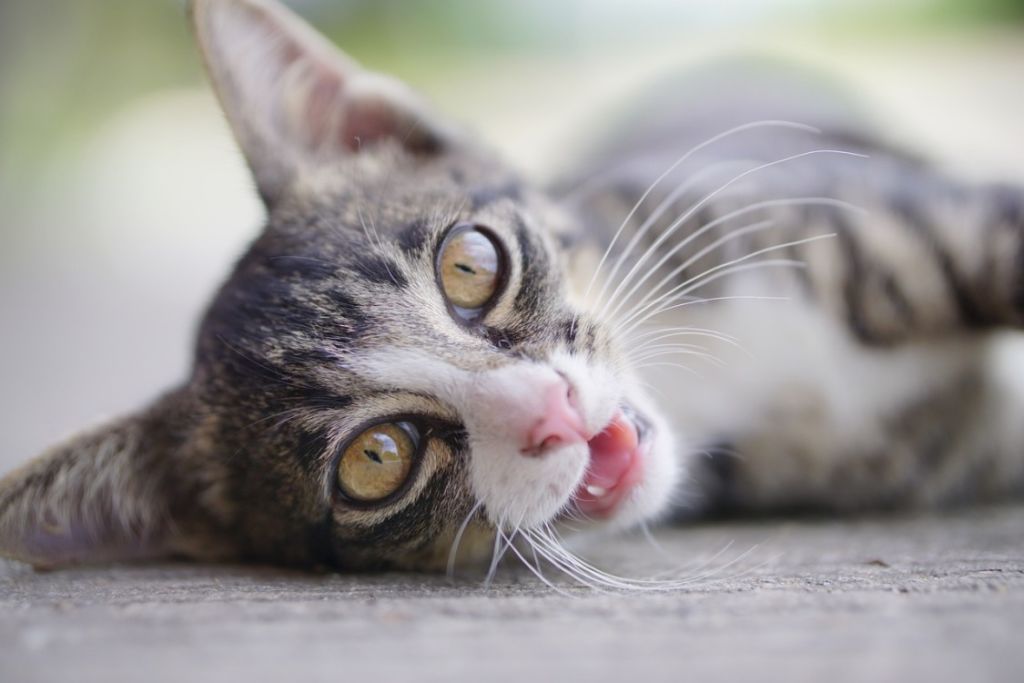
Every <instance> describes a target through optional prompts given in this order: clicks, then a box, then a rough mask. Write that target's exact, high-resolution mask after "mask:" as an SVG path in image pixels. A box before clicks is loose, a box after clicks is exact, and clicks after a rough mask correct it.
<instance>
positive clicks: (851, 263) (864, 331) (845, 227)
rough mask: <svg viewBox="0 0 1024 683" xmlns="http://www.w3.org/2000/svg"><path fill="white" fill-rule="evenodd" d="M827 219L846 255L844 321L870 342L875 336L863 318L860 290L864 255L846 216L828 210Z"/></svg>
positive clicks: (863, 340) (855, 332)
mask: <svg viewBox="0 0 1024 683" xmlns="http://www.w3.org/2000/svg"><path fill="white" fill-rule="evenodd" d="M829 213H830V216H829V221H830V222H831V224H832V225H833V226H835V230H836V237H837V239H838V240H839V243H840V244H841V245H842V253H843V255H844V256H845V257H846V266H847V273H846V278H845V279H844V280H843V300H844V301H845V302H846V322H847V324H848V325H849V327H850V330H851V331H852V332H853V333H854V335H856V337H857V338H858V339H860V340H861V341H862V342H866V343H871V342H874V341H875V336H874V335H873V334H872V333H871V329H870V328H869V326H868V324H867V321H866V320H865V319H864V311H863V309H862V308H861V306H862V303H863V302H862V298H863V297H862V296H861V290H862V289H863V287H862V284H863V282H864V256H863V254H862V253H861V250H860V245H859V244H858V243H857V240H856V239H855V238H854V237H853V235H852V231H851V228H850V224H849V223H848V222H847V221H846V217H845V216H843V215H842V214H841V213H839V212H838V211H831V212H829Z"/></svg>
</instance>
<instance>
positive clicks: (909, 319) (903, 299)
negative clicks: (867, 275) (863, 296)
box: [882, 273, 917, 330]
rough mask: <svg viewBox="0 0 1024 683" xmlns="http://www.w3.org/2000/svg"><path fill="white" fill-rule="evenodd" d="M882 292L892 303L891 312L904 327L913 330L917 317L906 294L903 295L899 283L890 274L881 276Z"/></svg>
mask: <svg viewBox="0 0 1024 683" xmlns="http://www.w3.org/2000/svg"><path fill="white" fill-rule="evenodd" d="M882 291H884V292H885V296H886V298H887V299H888V300H889V302H890V303H892V307H893V310H894V311H896V314H897V315H898V316H899V317H900V321H902V323H903V325H904V327H905V328H906V329H908V330H909V329H913V328H914V321H915V319H916V317H917V316H916V314H915V313H914V308H913V306H911V305H910V301H909V300H908V299H907V296H906V294H904V293H903V289H902V288H901V287H900V283H899V281H898V280H897V279H896V276H894V275H893V274H892V273H884V274H883V275H882Z"/></svg>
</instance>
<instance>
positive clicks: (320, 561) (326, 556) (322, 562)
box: [308, 508, 338, 567]
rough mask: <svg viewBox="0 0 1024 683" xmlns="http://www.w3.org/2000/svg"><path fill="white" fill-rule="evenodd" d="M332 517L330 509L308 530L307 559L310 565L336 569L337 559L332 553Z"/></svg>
mask: <svg viewBox="0 0 1024 683" xmlns="http://www.w3.org/2000/svg"><path fill="white" fill-rule="evenodd" d="M333 537H334V515H333V514H332V511H331V510H330V508H328V510H327V512H326V513H325V514H324V516H323V517H322V518H321V519H320V521H319V522H317V523H316V524H314V525H313V526H312V527H311V528H310V530H309V540H308V547H309V557H310V558H311V560H312V563H313V564H314V565H316V566H321V567H337V566H338V558H337V555H336V554H335V552H334V541H333Z"/></svg>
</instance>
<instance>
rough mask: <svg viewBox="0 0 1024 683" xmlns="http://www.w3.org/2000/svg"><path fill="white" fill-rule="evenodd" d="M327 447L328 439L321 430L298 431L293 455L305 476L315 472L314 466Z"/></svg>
mask: <svg viewBox="0 0 1024 683" xmlns="http://www.w3.org/2000/svg"><path fill="white" fill-rule="evenodd" d="M327 445H328V438H327V435H326V434H325V433H324V432H323V431H322V430H317V431H307V430H305V429H300V430H299V431H298V434H297V438H296V444H295V449H294V451H293V455H294V456H295V459H296V461H298V463H299V465H300V466H301V467H302V469H303V470H304V471H305V472H306V474H312V473H313V472H314V471H315V469H316V465H317V464H318V463H319V462H320V460H321V458H322V457H323V455H324V453H325V452H326V451H327Z"/></svg>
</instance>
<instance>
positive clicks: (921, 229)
mask: <svg viewBox="0 0 1024 683" xmlns="http://www.w3.org/2000/svg"><path fill="white" fill-rule="evenodd" d="M892 208H893V210H894V211H895V212H896V213H897V214H898V215H899V217H900V218H901V219H902V220H903V222H904V223H905V224H906V225H908V226H909V227H910V228H911V230H912V232H913V234H915V235H917V237H918V238H919V240H920V241H921V242H922V244H924V246H926V247H927V248H928V249H929V250H930V251H931V253H932V257H933V258H934V259H935V260H936V262H937V263H938V264H939V268H940V270H941V271H942V276H943V279H944V280H945V282H946V286H947V287H948V288H949V292H950V294H951V295H952V297H953V301H954V302H955V303H956V306H957V311H958V312H959V313H960V318H961V320H962V321H963V323H964V324H965V325H967V326H968V327H982V326H983V325H984V324H986V323H988V322H991V321H990V320H989V319H988V316H986V315H985V314H984V313H983V312H982V310H981V309H980V308H979V307H978V305H977V303H976V302H975V301H974V299H973V298H972V296H971V293H970V290H969V289H968V287H967V285H966V284H965V283H964V281H963V280H962V278H961V277H960V274H959V273H958V272H957V269H956V264H955V263H954V261H953V257H952V255H951V254H950V253H949V251H948V250H947V249H946V247H945V245H943V244H942V241H941V239H940V238H939V236H938V234H936V230H935V225H934V224H933V223H932V222H931V221H929V220H927V219H926V217H925V216H923V215H922V214H921V213H919V212H918V211H917V210H916V208H915V207H914V206H913V205H912V203H911V202H910V201H908V200H905V199H900V200H898V201H894V202H893V204H892Z"/></svg>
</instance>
